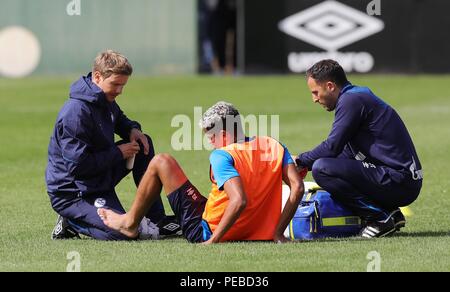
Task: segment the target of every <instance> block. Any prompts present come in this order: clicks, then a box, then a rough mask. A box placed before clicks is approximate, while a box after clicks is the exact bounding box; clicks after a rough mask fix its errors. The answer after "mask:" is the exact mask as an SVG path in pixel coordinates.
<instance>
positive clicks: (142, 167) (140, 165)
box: [113, 135, 166, 222]
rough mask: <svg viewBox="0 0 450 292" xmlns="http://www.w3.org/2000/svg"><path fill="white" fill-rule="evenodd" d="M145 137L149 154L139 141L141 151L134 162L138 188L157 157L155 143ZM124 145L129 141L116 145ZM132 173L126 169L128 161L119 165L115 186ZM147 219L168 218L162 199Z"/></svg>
mask: <svg viewBox="0 0 450 292" xmlns="http://www.w3.org/2000/svg"><path fill="white" fill-rule="evenodd" d="M145 136H146V137H147V142H148V145H149V152H148V154H145V153H144V146H143V145H142V143H141V142H140V141H139V142H138V143H139V145H140V148H141V150H140V151H139V152H138V153H137V154H136V157H135V160H134V166H133V170H132V173H133V179H134V183H135V185H136V187H138V186H139V183H140V181H141V180H142V177H143V176H144V173H145V171H146V170H147V168H148V165H149V164H150V161H151V160H152V159H153V157H154V156H155V150H154V146H153V141H152V139H151V138H150V137H149V136H148V135H145ZM123 143H128V141H124V140H122V141H119V142H117V143H116V144H117V145H120V144H123ZM130 172H131V170H128V169H127V168H126V161H123V163H121V164H120V165H118V166H117V167H116V168H115V169H114V170H113V177H114V185H117V184H118V183H119V182H120V181H121V180H122V179H123V178H124V177H125V176H127V175H128V174H129V173H130ZM146 217H147V218H149V219H150V220H151V221H153V222H160V221H161V220H163V219H164V218H165V217H166V213H165V211H164V205H163V202H162V200H161V197H159V198H158V199H157V200H156V201H155V203H154V204H153V205H152V207H151V208H150V209H149V210H148V212H147V214H146Z"/></svg>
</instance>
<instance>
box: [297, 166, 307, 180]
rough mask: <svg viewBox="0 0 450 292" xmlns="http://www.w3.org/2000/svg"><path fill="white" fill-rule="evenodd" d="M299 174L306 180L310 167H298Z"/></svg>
mask: <svg viewBox="0 0 450 292" xmlns="http://www.w3.org/2000/svg"><path fill="white" fill-rule="evenodd" d="M297 169H298V168H297ZM298 174H300V177H301V178H302V180H304V179H305V177H306V175H307V174H308V168H307V167H303V168H300V169H298Z"/></svg>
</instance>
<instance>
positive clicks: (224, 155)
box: [209, 150, 239, 190]
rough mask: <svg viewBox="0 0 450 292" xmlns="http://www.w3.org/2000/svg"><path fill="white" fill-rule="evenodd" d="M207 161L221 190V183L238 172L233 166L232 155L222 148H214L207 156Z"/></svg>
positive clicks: (236, 175) (235, 175)
mask: <svg viewBox="0 0 450 292" xmlns="http://www.w3.org/2000/svg"><path fill="white" fill-rule="evenodd" d="M209 162H210V163H211V168H212V171H213V173H214V179H215V180H216V182H217V186H218V187H219V189H220V190H223V185H224V184H225V183H226V182H227V181H228V180H229V179H231V178H233V177H238V176H239V173H238V172H237V170H236V168H235V167H234V160H233V157H231V154H230V153H228V152H226V151H224V150H214V151H213V152H212V153H211V156H210V157H209Z"/></svg>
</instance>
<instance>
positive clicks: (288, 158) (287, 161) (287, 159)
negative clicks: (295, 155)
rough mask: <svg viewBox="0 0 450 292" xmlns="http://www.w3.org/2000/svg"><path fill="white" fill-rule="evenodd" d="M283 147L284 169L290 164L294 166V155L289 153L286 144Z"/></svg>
mask: <svg viewBox="0 0 450 292" xmlns="http://www.w3.org/2000/svg"><path fill="white" fill-rule="evenodd" d="M281 145H283V148H284V155H283V167H285V166H288V165H289V164H294V160H293V159H292V155H291V153H289V150H288V149H287V147H286V146H285V145H284V144H281Z"/></svg>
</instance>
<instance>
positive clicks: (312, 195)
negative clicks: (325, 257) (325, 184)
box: [288, 187, 362, 240]
mask: <svg viewBox="0 0 450 292" xmlns="http://www.w3.org/2000/svg"><path fill="white" fill-rule="evenodd" d="M361 229H362V225H361V219H360V218H359V217H358V216H356V215H355V214H354V213H353V212H352V211H350V210H349V209H347V208H346V207H344V206H343V205H341V204H340V203H338V202H336V201H335V200H333V199H332V198H331V195H330V193H328V192H326V191H324V190H322V189H320V188H318V187H316V188H312V189H309V190H307V191H306V193H305V195H304V196H303V200H302V201H301V203H300V205H299V206H298V209H297V211H296V212H295V215H294V218H293V219H292V220H291V222H290V223H289V232H288V233H289V237H290V238H291V239H299V240H312V239H319V238H327V237H350V236H356V235H358V234H359V232H360V231H361Z"/></svg>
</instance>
